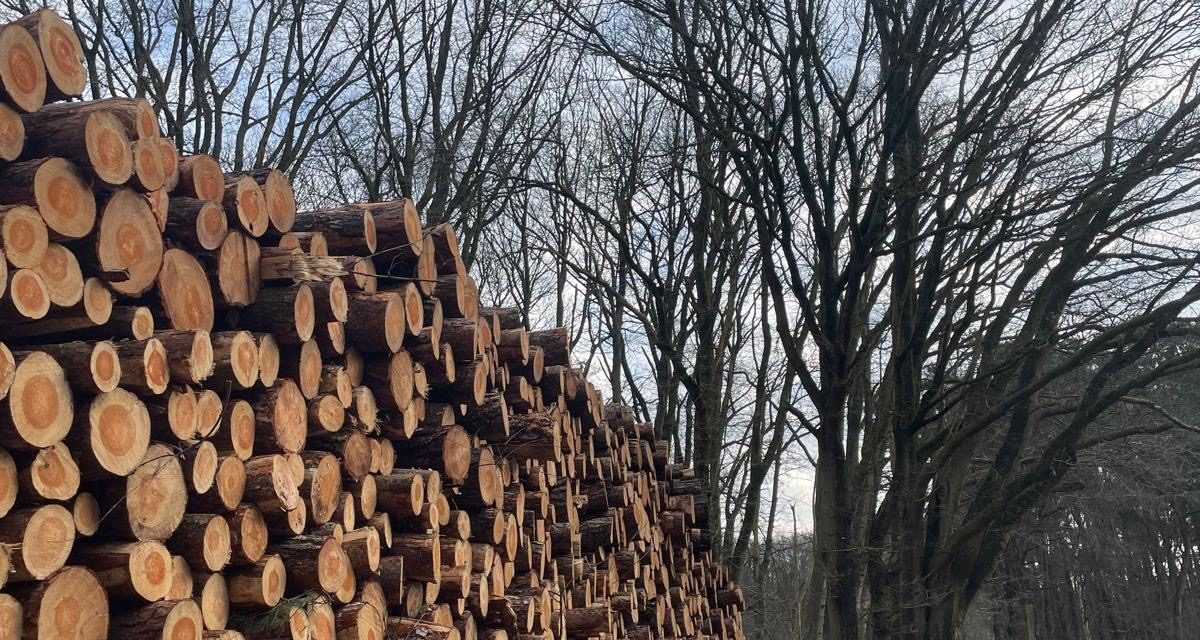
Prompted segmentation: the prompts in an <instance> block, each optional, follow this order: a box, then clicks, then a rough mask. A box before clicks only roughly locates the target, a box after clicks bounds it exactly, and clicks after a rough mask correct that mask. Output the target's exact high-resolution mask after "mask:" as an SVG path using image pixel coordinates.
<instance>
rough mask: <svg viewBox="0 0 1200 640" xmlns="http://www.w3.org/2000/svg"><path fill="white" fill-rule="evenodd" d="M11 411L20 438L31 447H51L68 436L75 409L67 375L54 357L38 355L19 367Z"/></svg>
mask: <svg viewBox="0 0 1200 640" xmlns="http://www.w3.org/2000/svg"><path fill="white" fill-rule="evenodd" d="M8 409H9V413H10V415H9V418H10V420H11V424H12V426H13V428H14V429H15V431H16V435H18V436H20V438H21V440H23V441H24V442H25V443H27V444H28V446H30V447H38V448H41V447H48V446H50V445H52V444H54V443H56V442H60V441H62V439H63V438H64V437H66V435H67V431H69V430H70V428H71V422H72V420H73V419H74V406H73V403H72V398H71V391H70V388H69V387H68V386H67V379H66V375H65V374H64V372H63V370H62V367H60V366H59V365H58V362H56V361H55V360H54V358H52V357H50V356H49V355H47V354H45V353H42V352H34V353H31V354H29V355H28V356H26V357H25V359H24V360H22V361H21V363H20V364H19V365H17V368H16V370H15V371H14V373H13V383H12V387H11V388H10V390H9V400H8Z"/></svg>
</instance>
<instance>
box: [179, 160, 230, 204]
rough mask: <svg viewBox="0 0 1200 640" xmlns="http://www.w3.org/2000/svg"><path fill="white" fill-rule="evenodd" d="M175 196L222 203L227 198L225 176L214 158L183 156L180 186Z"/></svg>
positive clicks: (180, 168) (180, 165)
mask: <svg viewBox="0 0 1200 640" xmlns="http://www.w3.org/2000/svg"><path fill="white" fill-rule="evenodd" d="M172 195H175V196H185V197H188V198H196V199H197V200H212V201H216V202H220V201H221V200H223V199H224V198H225V174H224V173H222V172H221V165H219V164H217V161H216V160H214V159H213V158H212V156H207V155H196V156H183V157H182V158H180V159H179V184H178V185H176V187H175V191H174V192H173V193H172Z"/></svg>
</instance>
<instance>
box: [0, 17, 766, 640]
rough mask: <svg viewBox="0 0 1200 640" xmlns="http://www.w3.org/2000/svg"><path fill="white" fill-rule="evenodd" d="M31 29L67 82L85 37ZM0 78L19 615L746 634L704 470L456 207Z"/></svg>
mask: <svg viewBox="0 0 1200 640" xmlns="http://www.w3.org/2000/svg"><path fill="white" fill-rule="evenodd" d="M18 25H19V26H18V27H17V29H18V31H19V33H18V35H17V36H15V37H14V36H12V35H11V34H10V35H9V36H8V39H9V40H14V39H20V37H21V35H22V34H23V35H24V36H29V35H31V34H32V36H33V38H34V42H35V44H36V45H37V46H36V47H35V48H33V49H31V51H32V52H33V55H34V56H37V55H43V56H44V58H43V59H44V60H45V65H46V66H47V68H49V65H51V64H57V65H59V66H60V67H61V68H60V69H50V74H51V76H52V77H51V79H50V82H49V87H48V89H47V94H46V95H47V96H49V97H50V98H51V99H55V100H57V99H60V98H61V97H63V96H60V95H59V93H62V92H63V91H66V89H65V87H66V85H67V81H62V83H63V84H61V85H60V80H61V77H64V76H71V75H72V73H74V72H75V71H78V70H79V69H82V65H81V64H79V62H80V61H81V60H82V57H81V56H82V54H81V53H80V51H82V49H81V48H79V47H78V45H77V42H78V41H75V44H73V43H71V42H66V41H65V40H64V41H62V43H61V46H60V45H53V44H52V45H47V42H50V41H51V40H54V39H55V38H59V39H60V40H61V39H62V38H61V37H60V36H62V37H66V38H67V40H70V39H71V38H70V36H72V33H63V32H61V31H62V26H63V25H64V23H62V21H61V20H59V19H58V18H57V17H56V16H55V15H54V14H53V13H51V12H48V11H41V12H37V13H34V14H31V15H30V16H26V17H25V18H22V19H21V21H20V22H19V23H18ZM56 29H57V30H58V31H59V32H60V33H59V34H58V35H57V36H56V35H55V30H56ZM0 31H2V29H0ZM10 31H11V30H10ZM3 35H4V34H3V33H0V86H7V84H6V83H9V81H10V80H11V79H12V78H11V74H10V75H9V76H5V73H7V71H6V70H5V68H4V65H5V64H6V60H5V53H4V47H3V42H4V41H5V38H4V37H3ZM48 46H49V48H48ZM52 56H54V57H56V58H58V59H55V60H51V59H50V58H51V57H52ZM10 59H11V56H10ZM59 63H62V64H59ZM39 64H40V60H39ZM72 64H75V65H77V66H76V67H75V71H73V70H72V69H70V68H69V67H71V66H72ZM35 66H36V65H35ZM84 71H85V74H84V75H86V70H84ZM43 84H45V83H43ZM5 95H7V94H4V92H3V89H2V88H0V159H5V160H6V161H5V162H0V322H2V323H3V327H2V328H0V339H2V340H3V341H4V342H0V590H3V591H5V593H7V594H10V595H4V594H0V639H4V640H7V638H9V637H13V638H18V637H20V638H25V639H26V640H32V639H33V638H43V637H44V638H58V637H64V638H73V639H77V638H84V639H86V638H101V637H114V638H116V637H120V638H132V639H134V640H152V639H153V640H166V639H168V638H169V639H170V640H238V639H243V640H244V639H245V638H249V639H250V640H283V639H286V638H291V639H292V640H349V639H353V640H382V639H383V638H384V637H391V636H397V637H401V636H403V637H414V638H417V637H419V638H436V639H445V640H451V639H454V640H459V639H460V638H461V639H472V638H484V639H486V640H507V639H508V638H512V639H513V640H550V639H555V640H558V639H563V638H591V637H610V638H625V637H628V638H637V639H642V638H645V639H646V640H664V639H666V638H681V637H696V638H706V639H707V638H714V639H715V638H720V640H742V639H743V635H742V632H741V628H740V616H741V611H742V610H743V609H744V607H745V602H744V598H743V597H742V595H741V592H740V590H738V589H737V586H736V585H735V584H734V583H733V582H732V580H731V578H730V574H729V572H728V571H727V570H726V569H725V568H723V567H721V566H720V565H719V564H717V563H716V562H715V561H714V556H713V554H712V548H713V539H712V533H711V532H709V531H706V530H705V529H704V525H705V524H706V523H707V522H708V509H709V508H710V507H709V505H708V503H707V501H706V500H705V489H704V483H703V480H702V479H700V478H697V477H696V475H695V474H694V473H692V472H691V471H689V470H687V469H685V468H683V467H682V466H681V465H674V464H670V460H669V453H670V448H669V446H668V445H667V443H665V442H657V441H656V440H655V434H654V429H653V427H652V425H650V424H648V423H643V422H639V421H638V417H637V416H636V415H635V414H634V412H633V410H631V409H628V408H625V407H620V406H617V405H606V404H604V401H603V398H602V397H601V395H600V393H599V391H598V390H597V389H596V387H595V386H594V385H593V384H591V383H590V382H589V381H588V380H587V376H586V371H584V370H583V369H577V368H574V367H572V362H571V345H570V334H569V332H568V331H567V329H566V328H562V327H560V328H556V329H551V330H549V331H530V330H528V328H527V324H526V323H527V322H528V321H529V318H528V317H526V316H525V314H523V313H522V312H521V311H519V310H516V309H505V308H496V307H489V306H482V305H481V296H480V292H479V290H478V286H477V284H476V283H475V281H474V280H473V279H472V277H471V275H470V273H469V271H468V269H467V266H466V263H465V262H464V260H463V257H462V253H461V252H460V250H459V246H458V240H457V238H456V235H455V231H454V229H453V228H452V227H451V226H450V225H449V224H445V223H440V224H431V225H430V226H428V227H427V228H424V229H423V228H422V226H421V220H420V217H419V216H418V215H417V209H416V207H415V205H414V203H413V202H412V201H410V200H399V201H394V202H383V203H370V204H358V205H346V206H335V207H332V208H330V209H326V210H323V211H318V212H312V211H310V212H305V213H299V214H297V213H296V204H295V194H294V192H293V191H292V188H291V184H290V183H289V181H288V179H287V178H286V177H285V176H284V174H283V173H281V172H280V171H277V170H274V169H257V170H251V171H248V172H244V173H238V174H223V173H222V171H221V167H220V165H219V164H218V163H217V161H216V160H215V159H213V158H210V157H208V156H189V157H183V158H180V157H179V155H178V152H177V151H176V149H175V146H174V144H173V143H172V142H171V138H169V137H168V138H163V137H161V132H160V131H159V127H158V120H157V115H156V113H155V109H154V106H153V105H151V103H150V102H149V101H147V100H144V99H126V98H110V99H101V100H93V101H88V102H79V101H74V102H58V103H54V104H50V105H46V106H44V107H42V108H40V109H38V110H36V111H33V112H31V113H27V114H23V115H22V114H19V113H18V112H19V111H23V110H24V109H23V108H22V107H16V108H15V109H14V108H9V106H8V104H7V103H6V102H5V100H4V98H5ZM26 125H28V133H29V135H28V141H26V139H25V138H26V136H25V131H26ZM174 133H175V132H172V135H174ZM126 153H128V157H130V158H132V161H131V164H130V168H129V170H130V171H131V172H132V173H131V174H130V176H129V178H128V181H122V182H121V183H120V184H112V183H110V182H109V181H110V180H114V179H115V178H114V177H113V176H112V175H109V176H108V177H105V175H103V171H104V167H105V166H107V167H109V168H110V169H111V168H112V167H116V166H118V165H122V163H123V162H124V160H123V159H124V158H125V157H126V156H125V154H126ZM59 156H61V157H59ZM68 158H69V159H74V160H75V161H76V162H77V164H78V165H81V166H83V167H84V168H85V170H81V169H79V168H78V167H77V166H76V164H73V163H72V162H70V161H69V160H68ZM93 174H95V175H93ZM97 198H99V202H100V203H101V204H102V205H103V206H102V213H101V214H100V215H99V216H97V213H96V211H97V207H96V204H97ZM256 238H261V239H263V241H264V242H265V244H263V245H262V246H260V244H259V240H257V239H256ZM5 254H7V255H6V256H5ZM381 283H382V286H381ZM114 295H116V296H120V298H121V301H120V302H119V303H118V304H116V305H115V306H114ZM498 297H500V298H503V297H505V296H504V295H503V293H502V292H501V294H500V295H499V296H498ZM129 298H138V300H137V301H136V302H129V300H128V299H129ZM14 345H15V346H14ZM76 405H78V410H76ZM285 596H290V598H289V599H288V600H286V601H285V600H284V597H285ZM110 612H111V614H112V620H113V623H112V625H111V628H110V624H109V614H110Z"/></svg>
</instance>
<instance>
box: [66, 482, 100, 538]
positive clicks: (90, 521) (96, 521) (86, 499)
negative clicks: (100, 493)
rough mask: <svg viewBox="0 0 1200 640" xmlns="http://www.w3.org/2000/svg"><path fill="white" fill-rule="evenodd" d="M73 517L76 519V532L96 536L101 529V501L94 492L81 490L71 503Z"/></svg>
mask: <svg viewBox="0 0 1200 640" xmlns="http://www.w3.org/2000/svg"><path fill="white" fill-rule="evenodd" d="M71 517H72V518H73V519H74V520H75V533H78V534H79V535H81V536H87V537H90V536H94V535H96V532H97V531H99V530H100V517H101V516H100V503H99V502H98V501H97V500H96V497H95V496H93V495H92V494H90V493H87V492H86V491H84V492H80V493H79V495H76V496H75V501H74V502H73V503H71Z"/></svg>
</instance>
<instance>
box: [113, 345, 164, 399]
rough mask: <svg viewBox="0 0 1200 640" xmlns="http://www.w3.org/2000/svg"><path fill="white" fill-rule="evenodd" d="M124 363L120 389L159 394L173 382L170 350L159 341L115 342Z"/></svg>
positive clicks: (114, 346)
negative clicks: (169, 361) (169, 356)
mask: <svg viewBox="0 0 1200 640" xmlns="http://www.w3.org/2000/svg"><path fill="white" fill-rule="evenodd" d="M113 348H114V349H116V351H117V356H118V357H119V358H120V361H121V386H122V387H124V388H126V389H132V390H135V391H138V392H139V393H145V394H153V395H158V394H161V393H163V392H165V391H166V390H167V384H168V383H169V382H170V380H171V376H170V369H169V364H168V355H167V350H166V348H165V347H164V346H163V344H162V342H160V341H159V340H158V339H157V338H150V339H148V340H119V341H117V342H114V343H113Z"/></svg>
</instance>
